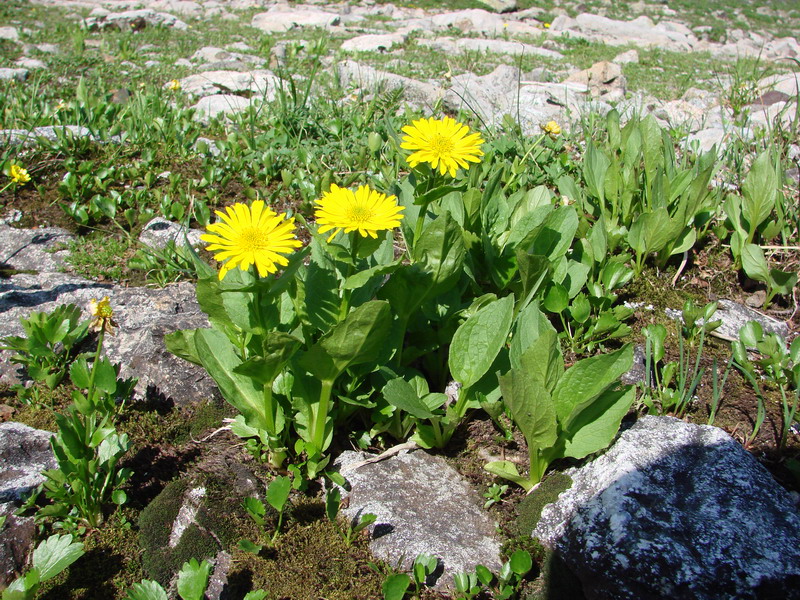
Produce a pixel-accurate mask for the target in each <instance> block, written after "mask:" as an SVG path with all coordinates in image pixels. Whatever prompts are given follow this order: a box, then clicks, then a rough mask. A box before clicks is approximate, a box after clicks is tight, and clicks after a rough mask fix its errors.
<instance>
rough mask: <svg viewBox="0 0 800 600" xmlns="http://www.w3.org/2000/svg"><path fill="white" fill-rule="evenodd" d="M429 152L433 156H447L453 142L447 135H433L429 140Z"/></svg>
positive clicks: (451, 149)
mask: <svg viewBox="0 0 800 600" xmlns="http://www.w3.org/2000/svg"><path fill="white" fill-rule="evenodd" d="M430 144H431V153H432V154H434V155H435V156H448V155H450V154H452V152H453V148H454V147H455V144H454V143H453V140H452V139H451V138H449V137H445V136H443V135H438V134H437V135H434V136H433V137H432V138H431V141H430Z"/></svg>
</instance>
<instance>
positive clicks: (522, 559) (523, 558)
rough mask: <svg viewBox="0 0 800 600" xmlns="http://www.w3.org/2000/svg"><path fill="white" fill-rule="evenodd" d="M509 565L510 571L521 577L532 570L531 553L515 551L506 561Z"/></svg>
mask: <svg viewBox="0 0 800 600" xmlns="http://www.w3.org/2000/svg"><path fill="white" fill-rule="evenodd" d="M508 562H509V563H510V565H511V570H512V571H513V572H514V573H516V574H517V575H519V576H520V577H522V576H523V575H525V574H526V573H527V572H528V571H530V570H531V569H532V568H533V559H532V558H531V553H530V552H528V551H527V550H517V551H516V552H514V554H512V555H511V558H510V559H509V561H508Z"/></svg>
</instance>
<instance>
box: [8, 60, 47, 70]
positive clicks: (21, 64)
mask: <svg viewBox="0 0 800 600" xmlns="http://www.w3.org/2000/svg"><path fill="white" fill-rule="evenodd" d="M14 64H16V65H17V67H18V68H20V69H28V70H36V69H45V68H47V64H46V63H45V62H44V61H42V60H39V59H38V58H28V57H22V58H20V59H18V60H17V61H15V62H14Z"/></svg>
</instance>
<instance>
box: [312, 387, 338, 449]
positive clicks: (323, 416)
mask: <svg viewBox="0 0 800 600" xmlns="http://www.w3.org/2000/svg"><path fill="white" fill-rule="evenodd" d="M334 381H335V380H333V379H323V380H322V389H321V390H320V393H319V405H318V406H317V414H315V415H314V418H313V421H312V423H311V443H312V444H314V447H315V449H316V450H318V451H319V453H320V454H322V452H323V450H324V448H323V447H322V446H323V444H324V443H325V423H326V422H327V420H328V407H329V406H330V402H331V393H332V392H333V383H334Z"/></svg>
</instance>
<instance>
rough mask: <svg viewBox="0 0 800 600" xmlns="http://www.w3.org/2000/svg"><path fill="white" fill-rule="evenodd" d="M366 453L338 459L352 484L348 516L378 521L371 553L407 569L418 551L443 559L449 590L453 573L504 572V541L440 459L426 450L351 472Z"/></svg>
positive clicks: (467, 488) (466, 486)
mask: <svg viewBox="0 0 800 600" xmlns="http://www.w3.org/2000/svg"><path fill="white" fill-rule="evenodd" d="M366 456H367V455H365V454H363V453H358V452H343V453H342V454H341V455H340V456H339V458H338V459H337V460H336V464H337V465H339V466H340V467H341V471H342V474H343V475H344V477H345V478H346V479H347V481H348V482H349V483H350V488H351V489H350V492H349V494H348V493H347V492H345V491H343V495H344V494H347V497H349V501H350V504H349V506H348V508H346V509H344V510H343V512H344V514H345V515H346V516H347V517H348V518H349V519H353V518H357V517H358V516H359V515H363V514H365V513H373V514H375V515H376V516H377V517H378V520H377V521H376V523H375V525H373V526H372V527H371V532H372V536H373V539H372V541H371V542H370V549H371V550H372V552H373V554H375V556H376V557H378V558H381V559H383V560H385V561H387V562H389V563H390V564H392V565H397V564H398V563H401V565H402V566H403V567H405V568H408V567H409V566H410V564H411V563H412V562H413V560H414V558H416V556H417V555H418V554H420V553H423V552H424V553H426V554H430V555H432V556H436V557H438V558H439V559H440V563H443V566H444V572H443V574H442V577H441V578H440V579H439V580H438V581H437V586H444V587H446V586H451V585H452V574H453V573H457V572H459V571H471V570H474V569H475V566H476V565H478V564H482V565H485V566H487V567H489V568H490V569H492V570H493V571H497V570H498V569H499V568H500V542H499V540H498V539H497V537H496V535H495V528H494V524H493V523H492V521H491V519H490V518H489V515H488V514H487V513H486V512H485V511H483V510H482V509H481V506H480V497H479V496H478V494H477V492H476V491H475V490H473V489H472V488H471V487H470V485H469V484H468V483H467V482H466V481H465V480H464V479H462V478H461V476H460V475H459V474H458V473H457V472H456V471H455V470H454V469H452V468H451V467H450V466H449V465H448V464H447V463H446V462H445V461H444V460H443V459H442V458H440V457H438V456H433V455H431V454H428V453H427V452H424V451H422V450H416V451H413V452H406V453H401V454H399V455H397V456H394V457H392V458H387V459H386V460H382V461H379V462H375V463H370V464H366V465H363V466H361V467H358V468H352V465H353V464H354V463H358V462H360V461H362V460H363V459H364V458H365V457H366Z"/></svg>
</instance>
